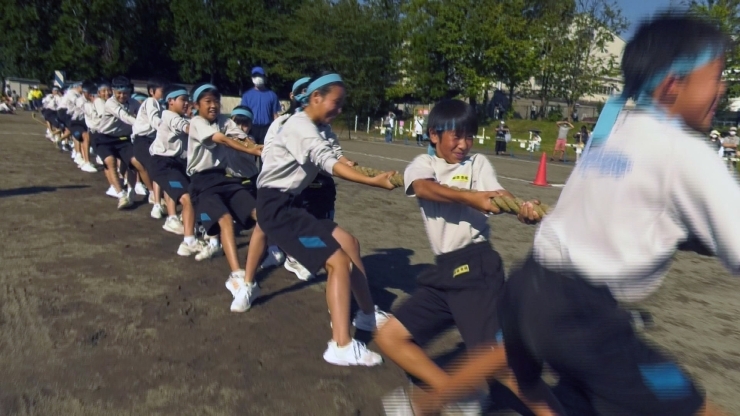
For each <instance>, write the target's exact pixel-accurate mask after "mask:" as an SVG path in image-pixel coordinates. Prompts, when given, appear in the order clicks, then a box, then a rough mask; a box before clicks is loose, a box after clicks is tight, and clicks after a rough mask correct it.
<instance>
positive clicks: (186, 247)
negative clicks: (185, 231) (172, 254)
mask: <svg viewBox="0 0 740 416" xmlns="http://www.w3.org/2000/svg"><path fill="white" fill-rule="evenodd" d="M201 250H203V242H202V241H200V240H195V242H194V243H192V244H188V243H186V242H184V241H183V242H181V243H180V247H178V248H177V255H178V256H183V257H188V256H192V255H193V254H197V253H200V251H201Z"/></svg>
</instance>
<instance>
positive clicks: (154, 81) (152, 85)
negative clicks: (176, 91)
mask: <svg viewBox="0 0 740 416" xmlns="http://www.w3.org/2000/svg"><path fill="white" fill-rule="evenodd" d="M167 84H168V82H167V81H166V80H165V79H163V78H159V77H154V78H149V80H148V81H147V82H146V92H147V95H149V96H150V97H151V96H152V93H151V91H152V90H156V89H157V88H165V87H167Z"/></svg>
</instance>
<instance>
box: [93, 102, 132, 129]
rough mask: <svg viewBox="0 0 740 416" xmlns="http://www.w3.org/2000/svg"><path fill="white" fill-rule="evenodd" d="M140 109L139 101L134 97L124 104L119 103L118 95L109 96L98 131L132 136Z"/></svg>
mask: <svg viewBox="0 0 740 416" xmlns="http://www.w3.org/2000/svg"><path fill="white" fill-rule="evenodd" d="M138 111H139V102H138V101H136V100H134V99H133V98H129V100H128V102H126V103H124V104H121V103H119V102H118V100H116V97H111V98H109V99H108V101H106V102H105V110H104V111H103V117H102V118H101V120H100V122H99V123H98V132H99V133H101V134H105V135H107V136H117V137H124V136H131V126H132V125H133V124H134V122H136V113H137V112H138Z"/></svg>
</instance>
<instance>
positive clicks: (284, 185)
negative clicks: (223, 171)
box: [257, 112, 338, 195]
mask: <svg viewBox="0 0 740 416" xmlns="http://www.w3.org/2000/svg"><path fill="white" fill-rule="evenodd" d="M263 150H264V149H263ZM262 161H263V166H262V172H261V173H260V175H259V178H258V179H257V187H258V188H274V189H278V190H280V191H282V192H288V193H290V194H293V195H298V194H300V193H301V191H303V190H304V189H305V188H306V187H307V186H308V185H309V184H310V183H311V182H313V180H314V179H316V175H318V174H319V172H320V171H322V170H323V171H325V172H327V173H328V174H330V175H331V174H333V169H334V165H335V164H336V163H337V162H338V157H337V156H336V154H335V153H334V149H332V146H331V144H330V143H329V141H328V140H326V138H324V137H323V136H322V135H321V132H320V131H319V128H318V127H317V126H316V125H315V124H314V123H313V121H311V119H310V118H309V117H308V116H307V115H306V113H304V112H299V113H297V114H294V115H293V116H291V117H290V118H288V119H287V121H286V122H285V124H283V125H282V127H281V128H280V130H279V131H278V133H277V134H276V135H275V137H274V138H273V139H272V141H271V143H270V147H269V149H268V152H267V154H265V153H263V154H262Z"/></svg>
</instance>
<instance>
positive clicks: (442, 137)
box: [429, 130, 473, 164]
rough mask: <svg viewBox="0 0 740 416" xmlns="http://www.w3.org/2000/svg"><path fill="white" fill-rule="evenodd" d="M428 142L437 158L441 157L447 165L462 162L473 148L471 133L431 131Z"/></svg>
mask: <svg viewBox="0 0 740 416" xmlns="http://www.w3.org/2000/svg"><path fill="white" fill-rule="evenodd" d="M429 140H431V142H432V143H434V148H435V150H436V153H437V157H441V158H442V159H444V160H445V162H447V163H451V164H455V163H460V162H462V161H463V160H464V159H465V158H466V157H467V156H468V153H469V152H470V149H471V148H472V147H473V133H469V134H468V133H465V132H457V131H455V130H447V131H443V132H441V133H439V132H436V131H432V132H431V134H430V135H429Z"/></svg>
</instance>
